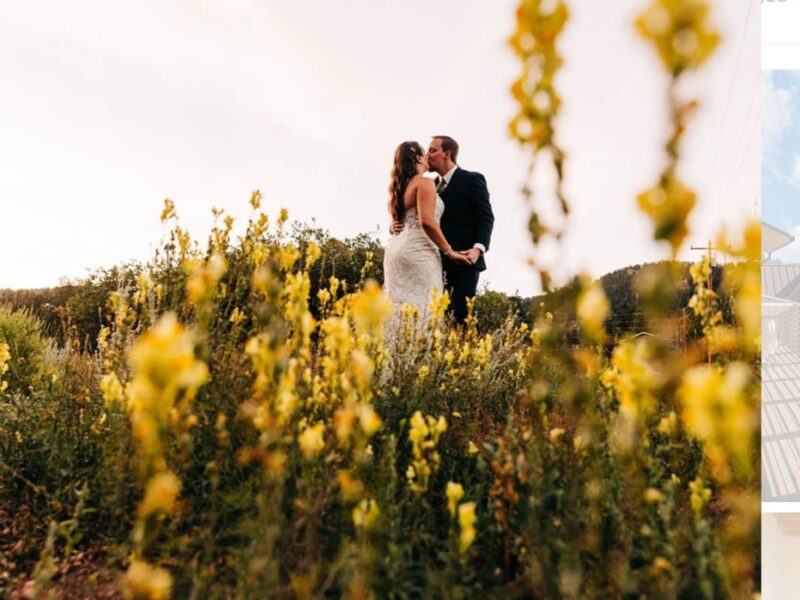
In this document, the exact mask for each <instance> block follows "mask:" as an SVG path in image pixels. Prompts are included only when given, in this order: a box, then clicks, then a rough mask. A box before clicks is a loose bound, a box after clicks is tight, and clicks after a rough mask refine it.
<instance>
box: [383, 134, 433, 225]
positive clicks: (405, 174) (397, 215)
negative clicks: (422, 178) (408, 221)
mask: <svg viewBox="0 0 800 600" xmlns="http://www.w3.org/2000/svg"><path fill="white" fill-rule="evenodd" d="M424 154H425V151H424V150H423V149H422V146H420V145H419V144H418V143H417V142H403V143H402V144H400V145H399V146H398V147H397V150H395V151H394V164H393V165H392V175H391V180H390V182H389V214H391V215H392V218H393V219H394V220H396V221H402V220H403V216H404V215H405V212H406V209H405V206H404V205H403V196H404V195H405V193H406V188H407V187H408V182H409V181H411V179H412V178H413V177H414V176H415V175H416V174H417V163H418V161H419V157H420V156H422V155H424Z"/></svg>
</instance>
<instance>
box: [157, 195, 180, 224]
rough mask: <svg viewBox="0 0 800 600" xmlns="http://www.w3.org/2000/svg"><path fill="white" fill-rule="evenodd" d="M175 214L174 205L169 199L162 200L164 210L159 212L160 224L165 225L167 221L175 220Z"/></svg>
mask: <svg viewBox="0 0 800 600" xmlns="http://www.w3.org/2000/svg"><path fill="white" fill-rule="evenodd" d="M177 218H178V215H177V214H176V213H175V203H174V202H173V201H172V200H170V199H169V198H164V210H162V211H161V222H162V223H166V222H167V221H168V220H169V219H177Z"/></svg>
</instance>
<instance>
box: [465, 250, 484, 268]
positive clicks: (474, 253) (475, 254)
mask: <svg viewBox="0 0 800 600" xmlns="http://www.w3.org/2000/svg"><path fill="white" fill-rule="evenodd" d="M461 254H463V255H464V256H466V257H467V259H468V260H469V264H471V265H474V264H475V263H476V262H478V259H479V258H480V257H481V251H480V250H479V249H478V248H470V249H469V250H462V251H461Z"/></svg>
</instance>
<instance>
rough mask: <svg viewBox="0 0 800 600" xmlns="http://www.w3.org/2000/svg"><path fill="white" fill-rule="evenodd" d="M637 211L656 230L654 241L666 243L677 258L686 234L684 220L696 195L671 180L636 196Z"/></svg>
mask: <svg viewBox="0 0 800 600" xmlns="http://www.w3.org/2000/svg"><path fill="white" fill-rule="evenodd" d="M637 201H638V203H639V208H640V209H641V210H642V211H643V212H645V213H647V215H648V216H649V217H650V220H651V221H653V225H654V226H655V233H654V236H655V239H657V240H666V241H668V242H669V244H670V246H671V247H672V254H673V255H675V254H677V252H678V250H679V249H680V247H681V244H683V240H684V239H685V238H686V235H687V234H688V233H689V228H688V226H687V224H686V219H687V218H688V216H689V213H691V212H692V208H694V204H695V194H694V192H693V191H692V190H690V189H689V188H688V187H686V186H685V185H684V184H683V183H682V182H681V181H679V180H678V179H677V178H675V177H674V176H670V177H668V178H667V179H666V180H665V181H662V182H660V183H659V184H658V185H657V186H656V187H654V188H651V189H649V190H647V191H645V192H642V193H641V194H639V197H638V198H637Z"/></svg>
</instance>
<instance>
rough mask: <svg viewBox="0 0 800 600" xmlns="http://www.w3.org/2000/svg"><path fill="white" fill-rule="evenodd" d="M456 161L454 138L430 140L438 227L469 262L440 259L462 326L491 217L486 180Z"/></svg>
mask: <svg viewBox="0 0 800 600" xmlns="http://www.w3.org/2000/svg"><path fill="white" fill-rule="evenodd" d="M457 161H458V143H457V142H456V141H455V140H454V139H453V138H451V137H449V136H446V135H437V136H435V137H434V138H433V139H432V140H431V144H430V146H429V147H428V165H429V169H430V170H431V171H433V172H435V173H437V174H438V176H437V177H436V191H437V193H438V194H439V196H440V197H441V198H442V201H444V206H445V209H444V214H443V215H442V220H441V223H440V224H439V226H440V227H441V229H442V233H443V234H444V236H445V237H446V238H447V241H448V242H450V245H451V246H452V247H453V249H454V250H458V251H460V252H461V254H463V255H465V256H466V257H467V258H468V259H469V262H470V264H469V265H464V264H460V263H456V262H454V261H452V260H450V259H449V258H447V257H446V256H442V268H443V269H444V280H445V289H446V290H447V291H448V292H449V293H450V307H451V309H452V311H453V314H454V315H455V318H456V322H457V323H463V322H464V320H465V319H466V318H467V298H473V297H474V296H475V292H476V291H477V289H478V275H479V274H480V272H481V271H485V270H486V262H485V261H484V259H483V255H484V254H485V253H486V251H487V250H488V249H489V241H490V240H491V237H492V227H493V225H494V214H493V213H492V206H491V204H490V203H489V190H488V189H487V187H486V179H485V178H484V177H483V175H481V174H480V173H475V172H472V171H467V170H465V169H462V168H461V167H459V166H458V164H457ZM402 229H403V224H402V223H401V222H395V223H393V224H392V233H393V234H397V233H399V232H400V231H402Z"/></svg>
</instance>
